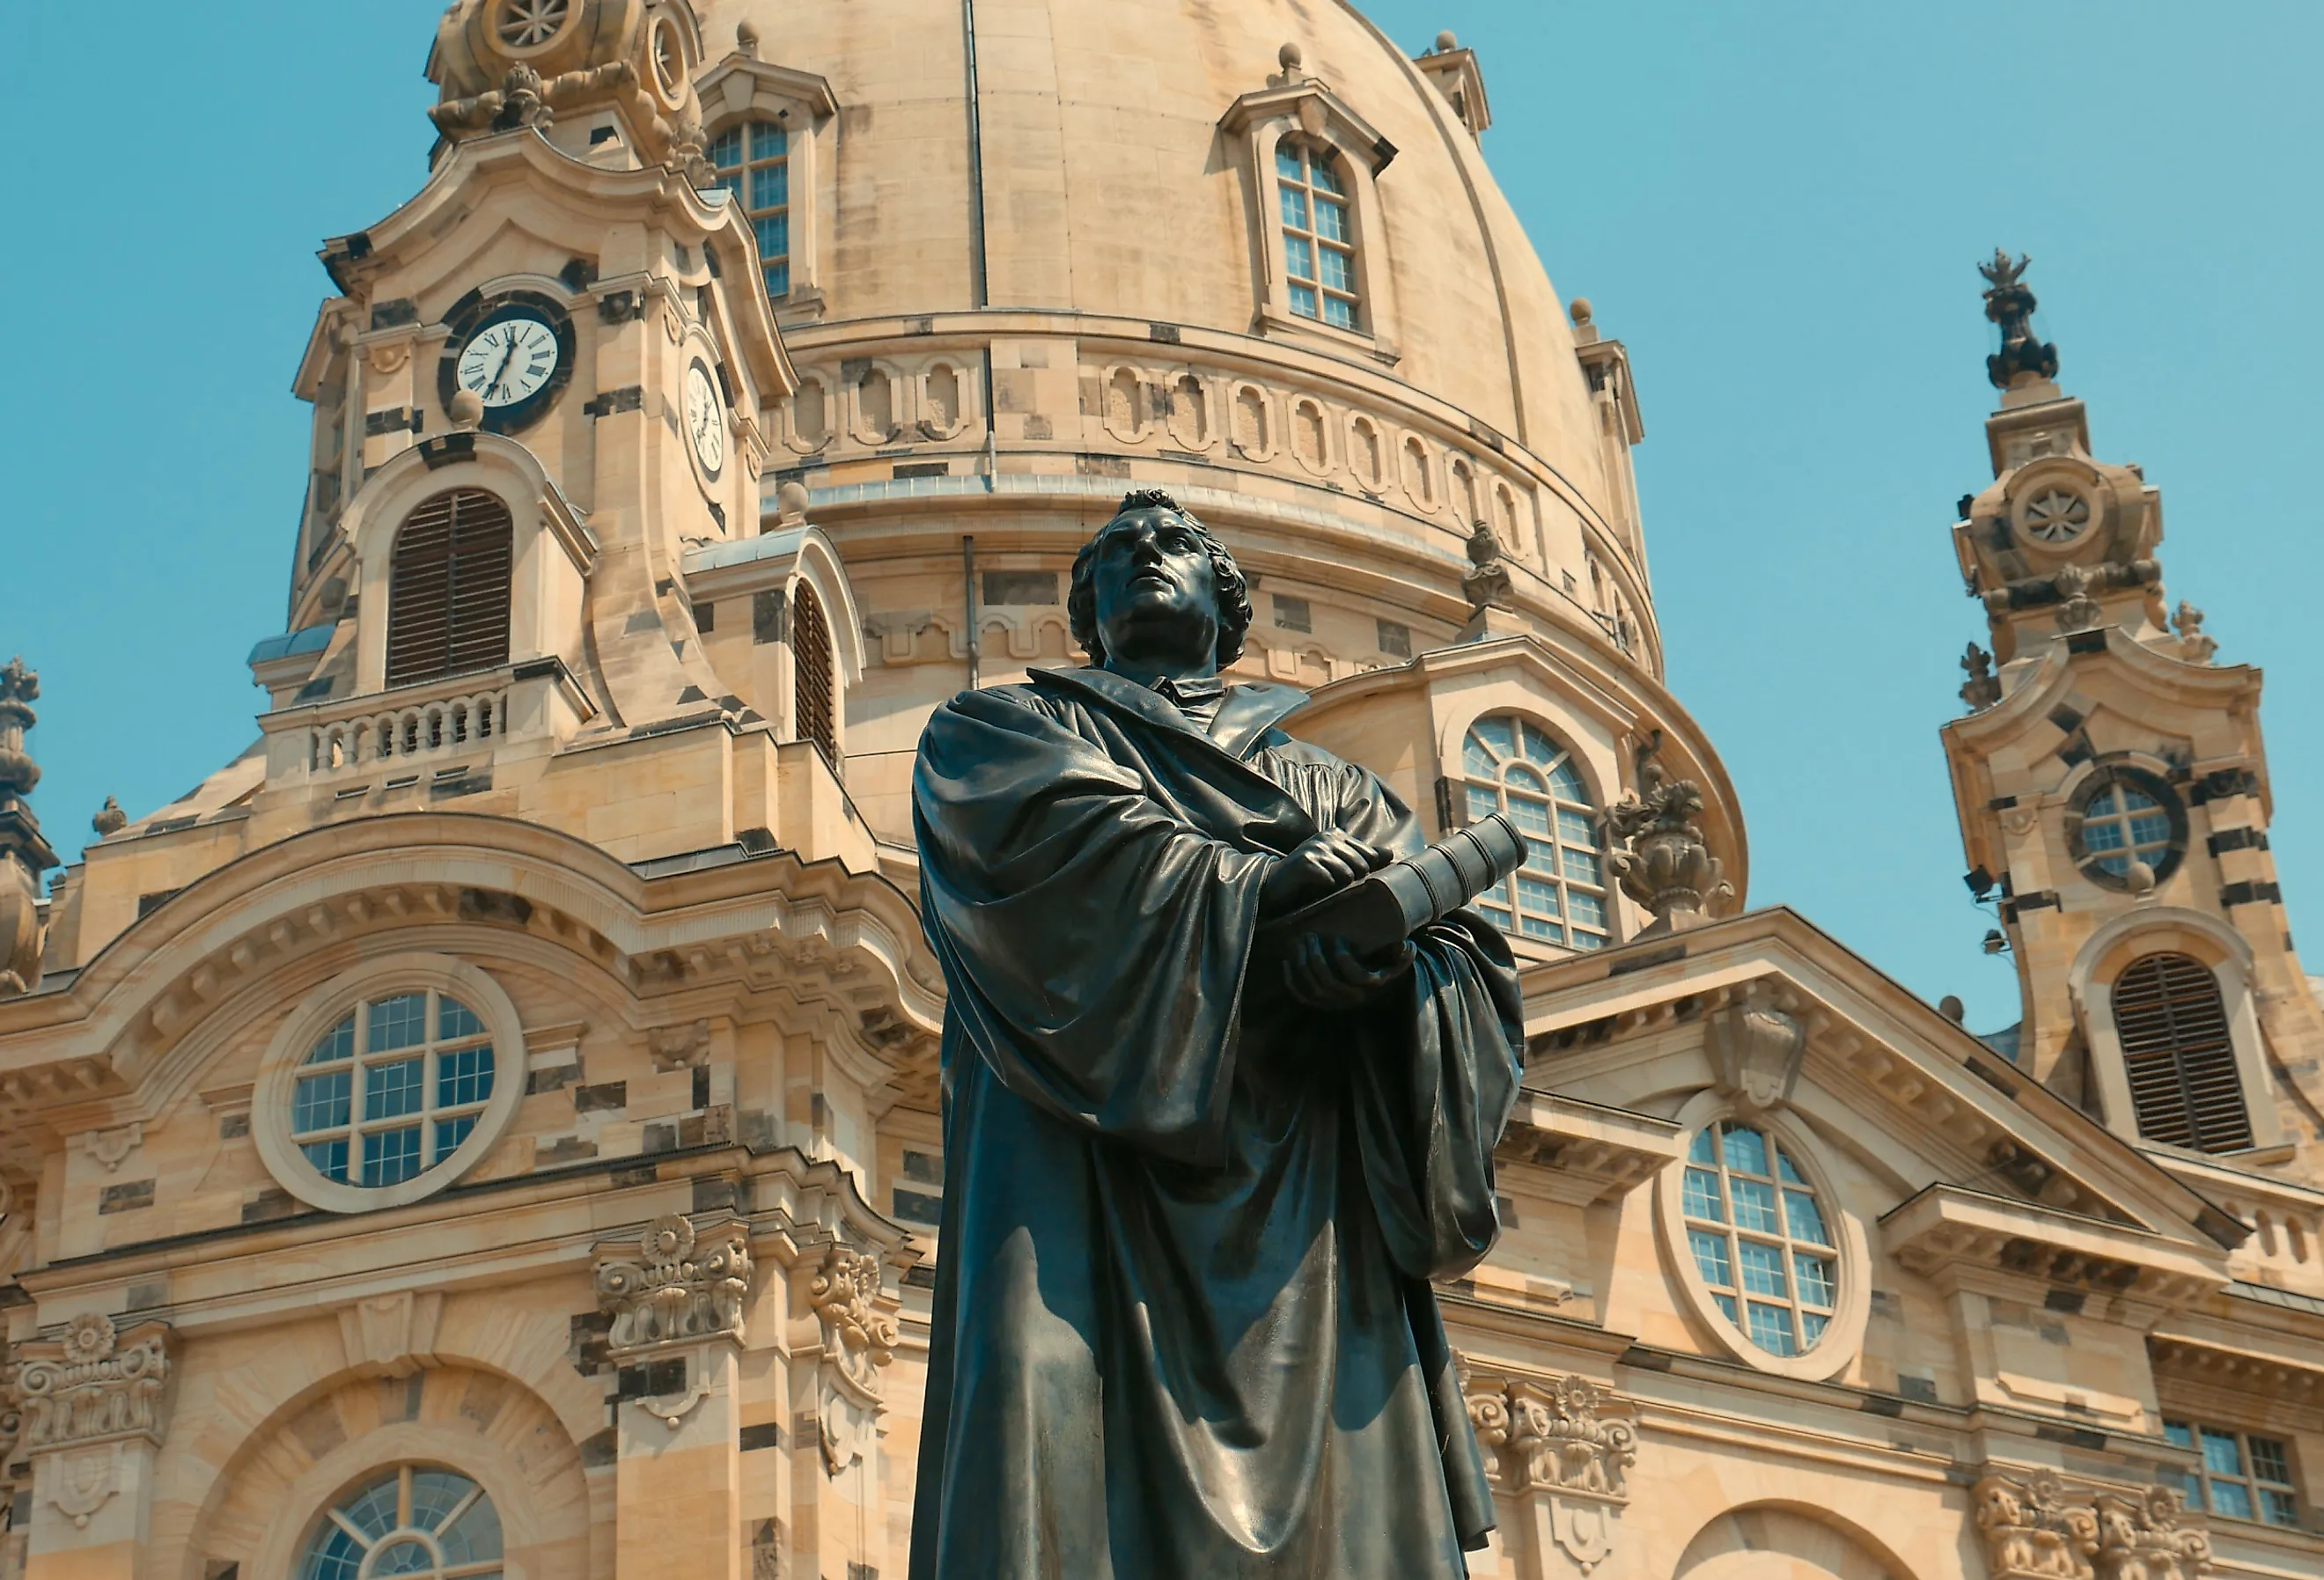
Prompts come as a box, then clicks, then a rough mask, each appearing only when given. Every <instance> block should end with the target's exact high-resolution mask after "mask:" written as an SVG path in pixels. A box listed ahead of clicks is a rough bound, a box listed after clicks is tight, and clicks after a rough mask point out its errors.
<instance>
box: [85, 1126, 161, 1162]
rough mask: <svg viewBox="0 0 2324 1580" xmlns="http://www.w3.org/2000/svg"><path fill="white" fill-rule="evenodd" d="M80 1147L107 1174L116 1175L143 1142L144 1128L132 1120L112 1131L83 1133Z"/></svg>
mask: <svg viewBox="0 0 2324 1580" xmlns="http://www.w3.org/2000/svg"><path fill="white" fill-rule="evenodd" d="M80 1139H81V1145H82V1147H83V1148H85V1149H86V1150H88V1155H89V1156H90V1157H92V1158H94V1159H96V1160H97V1163H98V1165H99V1166H100V1167H102V1168H103V1169H105V1171H106V1173H107V1174H117V1173H119V1172H120V1170H121V1165H122V1164H123V1163H124V1161H126V1160H127V1159H128V1157H129V1154H130V1153H132V1152H134V1151H135V1150H137V1149H138V1148H139V1147H141V1146H143V1144H144V1142H145V1127H144V1125H143V1123H140V1122H138V1121H136V1120H132V1121H130V1122H129V1123H127V1124H124V1125H121V1126H119V1127H117V1128H115V1129H113V1130H92V1131H85V1132H82V1134H81V1138H80Z"/></svg>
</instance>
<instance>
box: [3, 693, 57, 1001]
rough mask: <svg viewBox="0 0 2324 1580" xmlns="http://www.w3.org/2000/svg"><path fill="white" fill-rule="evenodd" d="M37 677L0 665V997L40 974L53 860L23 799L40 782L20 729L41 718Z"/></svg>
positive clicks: (24, 986) (23, 988)
mask: <svg viewBox="0 0 2324 1580" xmlns="http://www.w3.org/2000/svg"><path fill="white" fill-rule="evenodd" d="M40 695H41V677H40V676H39V674H38V673H36V672H35V671H33V670H28V669H26V668H25V667H24V661H23V659H20V658H19V659H11V660H9V661H8V663H7V666H6V667H5V669H0V998H5V997H8V996H9V995H11V994H14V993H23V992H25V991H26V990H27V989H29V988H30V987H31V986H32V984H33V983H35V982H37V981H39V980H40V975H41V910H40V887H41V874H42V873H44V872H46V871H47V870H48V869H49V868H51V867H53V866H55V865H56V864H57V855H56V852H54V851H52V850H51V849H50V848H49V842H48V841H47V840H46V839H43V838H42V836H41V820H40V819H39V818H36V817H34V816H33V815H32V808H30V807H28V806H26V805H25V804H24V798H25V797H26V796H29V795H31V794H32V787H33V786H34V785H36V784H38V783H40V782H41V769H40V765H39V764H38V763H36V762H33V761H32V756H31V754H30V753H27V752H26V751H25V750H24V732H25V731H26V730H29V729H31V728H32V725H35V724H37V723H38V722H39V720H40V716H39V715H38V714H35V713H34V712H33V711H32V704H33V702H35V701H36V700H38V699H39V698H40Z"/></svg>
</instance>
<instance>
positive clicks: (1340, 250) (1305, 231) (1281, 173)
mask: <svg viewBox="0 0 2324 1580" xmlns="http://www.w3.org/2000/svg"><path fill="white" fill-rule="evenodd" d="M1275 176H1276V196H1277V202H1278V203H1279V205H1280V207H1281V212H1282V218H1283V272H1284V273H1285V274H1286V276H1287V277H1288V278H1289V282H1290V286H1291V310H1292V311H1293V312H1295V313H1297V314H1298V315H1299V316H1300V317H1301V318H1303V319H1314V320H1315V321H1316V322H1318V323H1322V324H1331V325H1333V326H1334V327H1336V328H1342V329H1353V328H1359V327H1360V324H1361V323H1362V313H1361V311H1360V307H1359V304H1358V301H1357V299H1356V233H1355V227H1354V226H1353V224H1352V223H1351V221H1350V218H1349V208H1348V186H1347V182H1346V180H1344V179H1343V178H1342V176H1341V174H1340V172H1339V171H1338V169H1337V168H1336V167H1335V166H1334V164H1333V159H1332V155H1331V154H1329V153H1327V152H1323V151H1322V150H1320V149H1311V148H1309V147H1307V146H1306V145H1305V144H1303V143H1293V142H1291V141H1290V140H1289V139H1287V138H1286V140H1285V141H1283V142H1281V143H1277V144H1276V145H1275Z"/></svg>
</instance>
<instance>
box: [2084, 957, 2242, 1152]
mask: <svg viewBox="0 0 2324 1580" xmlns="http://www.w3.org/2000/svg"><path fill="white" fill-rule="evenodd" d="M2114 1025H2115V1034H2116V1036H2117V1037H2118V1038H2120V1039H2121V1041H2122V1057H2123V1063H2124V1065H2125V1067H2126V1074H2127V1075H2128V1076H2129V1079H2130V1101H2131V1105H2132V1107H2133V1108H2134V1109H2135V1110H2136V1112H2137V1115H2138V1133H2139V1134H2141V1135H2143V1136H2144V1137H2146V1138H2147V1139H2148V1140H2150V1141H2165V1142H2168V1143H2170V1144H2171V1145H2172V1146H2178V1147H2193V1148H2196V1149H2198V1150H2201V1151H2206V1152H2226V1151H2232V1150H2235V1149H2236V1148H2238V1147H2248V1146H2250V1145H2251V1144H2252V1131H2251V1114H2250V1113H2249V1111H2248V1110H2246V1108H2245V1106H2244V1090H2243V1081H2242V1079H2241V1077H2240V1076H2238V1075H2237V1073H2236V1049H2235V1043H2234V1040H2233V1039H2232V1038H2230V1037H2229V1035H2228V1032H2227V1005H2226V1004H2225V1003H2223V1002H2222V1001H2221V999H2220V997H2219V984H2218V978H2217V977H2215V976H2213V975H2211V971H2210V968H2209V966H2205V965H2203V964H2202V963H2201V962H2200V961H2198V960H2193V959H2190V958H2189V957H2188V956H2184V955H2148V956H2144V957H2143V958H2141V959H2139V960H2136V961H2134V962H2133V963H2132V964H2131V966H2130V967H2129V968H2128V969H2127V970H2126V971H2125V972H2124V973H2123V974H2122V975H2121V976H2119V977H2117V978H2116V981H2115V984H2114Z"/></svg>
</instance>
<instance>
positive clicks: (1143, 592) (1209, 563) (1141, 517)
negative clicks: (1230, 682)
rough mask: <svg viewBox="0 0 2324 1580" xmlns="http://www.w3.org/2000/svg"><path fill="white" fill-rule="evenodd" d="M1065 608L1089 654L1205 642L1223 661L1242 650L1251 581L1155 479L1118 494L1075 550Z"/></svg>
mask: <svg viewBox="0 0 2324 1580" xmlns="http://www.w3.org/2000/svg"><path fill="white" fill-rule="evenodd" d="M1065 617H1066V619H1067V620H1068V621H1069V622H1070V623H1071V624H1072V626H1073V633H1074V641H1075V642H1079V643H1081V644H1082V646H1083V647H1084V649H1086V650H1087V651H1088V652H1089V655H1090V659H1091V661H1093V662H1094V663H1099V664H1102V663H1104V662H1105V660H1106V654H1107V653H1108V652H1109V651H1111V652H1117V653H1122V654H1125V655H1126V654H1130V653H1132V652H1135V653H1138V654H1139V656H1140V657H1148V656H1152V655H1156V654H1168V655H1170V656H1174V657H1181V658H1185V659H1193V658H1197V657H1199V656H1201V655H1202V654H1203V653H1205V652H1207V653H1209V654H1210V655H1212V657H1213V660H1214V661H1215V662H1216V664H1217V666H1218V667H1219V668H1220V669H1222V670H1223V669H1225V668H1226V667H1227V666H1228V665H1229V664H1231V663H1233V662H1234V661H1235V660H1236V659H1238V658H1240V657H1241V656H1242V639H1243V633H1245V632H1246V631H1248V630H1250V584H1249V583H1247V582H1245V581H1244V580H1243V575H1242V571H1241V570H1240V568H1238V567H1237V566H1236V564H1235V562H1234V556H1233V555H1231V554H1230V553H1228V552H1227V549H1226V545H1225V544H1223V543H1222V542H1220V541H1218V540H1217V539H1216V538H1214V537H1213V536H1211V531H1210V529H1209V528H1207V527H1205V526H1203V523H1202V522H1199V521H1197V520H1195V519H1194V513H1192V512H1190V511H1187V510H1185V508H1183V507H1182V506H1181V505H1180V504H1178V502H1177V501H1176V500H1175V499H1173V498H1171V497H1170V496H1169V495H1168V494H1165V493H1163V492H1162V491H1161V490H1159V489H1157V488H1140V489H1137V490H1135V491H1133V492H1132V493H1130V494H1124V495H1123V496H1122V500H1121V504H1120V508H1119V509H1117V510H1116V511H1115V512H1114V513H1113V519H1112V520H1111V521H1110V522H1106V523H1105V525H1104V526H1102V527H1101V528H1099V529H1098V532H1097V536H1095V537H1093V538H1092V539H1091V540H1090V541H1088V542H1087V543H1086V544H1084V546H1083V548H1082V551H1081V552H1080V553H1079V554H1077V555H1075V556H1074V582H1073V590H1072V591H1071V592H1070V593H1069V594H1067V595H1066V598H1065Z"/></svg>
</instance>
